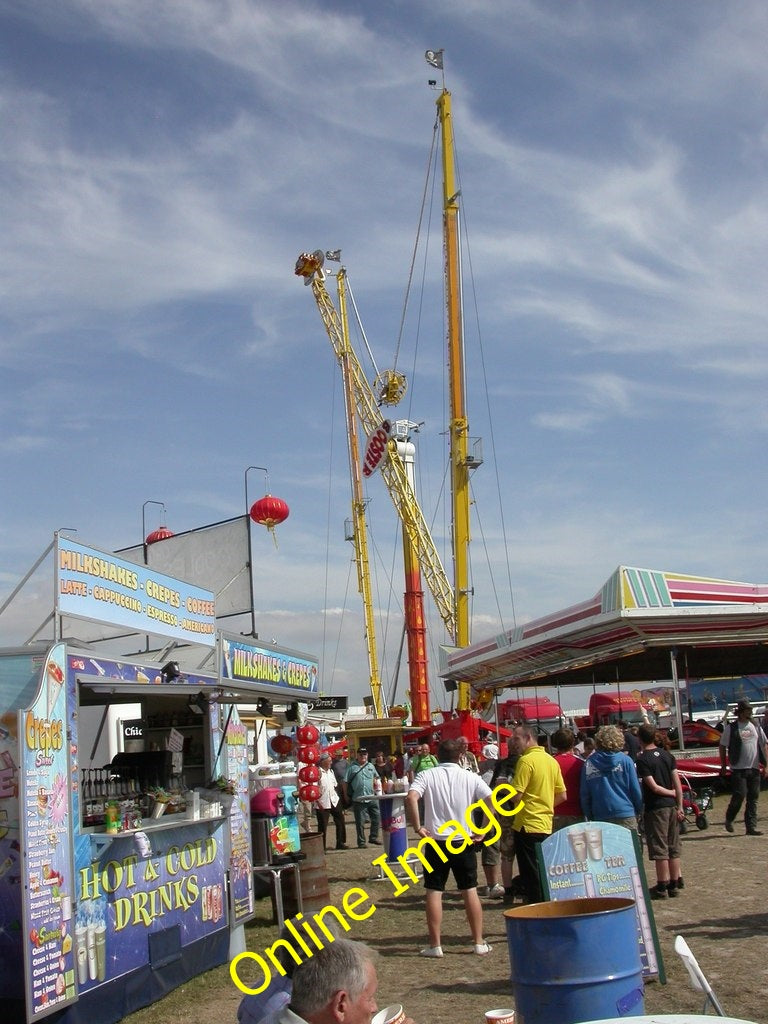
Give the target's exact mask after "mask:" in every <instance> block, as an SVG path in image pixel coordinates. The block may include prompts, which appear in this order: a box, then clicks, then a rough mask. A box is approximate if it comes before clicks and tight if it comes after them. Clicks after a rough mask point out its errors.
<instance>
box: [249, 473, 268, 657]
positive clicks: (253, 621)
mask: <svg viewBox="0 0 768 1024" xmlns="http://www.w3.org/2000/svg"><path fill="white" fill-rule="evenodd" d="M252 469H257V470H259V472H260V473H263V474H264V481H265V487H266V490H267V491H269V471H268V470H267V469H266V468H265V467H264V466H248V468H247V469H246V471H245V517H246V520H247V526H248V593H249V594H250V596H251V636H252V637H253V638H254V639H258V634H257V633H256V609H255V608H254V600H253V544H252V542H251V516H250V505H249V504H248V474H249V473H250V471H251V470H252Z"/></svg>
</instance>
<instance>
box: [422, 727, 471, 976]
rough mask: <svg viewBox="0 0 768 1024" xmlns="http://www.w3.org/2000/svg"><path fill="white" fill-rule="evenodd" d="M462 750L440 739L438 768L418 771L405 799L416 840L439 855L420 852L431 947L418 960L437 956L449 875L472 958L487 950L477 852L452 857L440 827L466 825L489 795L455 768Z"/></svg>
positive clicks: (454, 741)
mask: <svg viewBox="0 0 768 1024" xmlns="http://www.w3.org/2000/svg"><path fill="white" fill-rule="evenodd" d="M460 756H461V746H460V744H459V742H458V740H443V742H442V743H441V744H440V747H439V749H438V752H437V759H438V764H437V766H436V767H434V768H430V769H429V771H423V772H420V773H419V774H418V775H416V776H415V778H414V780H413V782H412V783H411V788H410V790H409V791H408V796H407V797H406V804H407V809H408V817H409V819H410V822H411V825H412V826H413V828H414V829H415V831H416V835H417V836H418V837H419V839H424V838H427V837H431V838H432V839H434V841H435V844H436V845H437V846H438V847H439V848H440V851H441V853H440V854H439V853H438V852H437V850H435V849H434V848H433V847H432V844H430V843H427V844H425V845H424V848H423V852H424V856H425V858H426V859H427V860H428V862H429V868H430V870H427V869H426V868H425V870H424V888H425V889H426V891H427V897H426V911H427V930H428V933H429V945H428V946H427V947H426V949H422V950H421V956H428V957H441V956H442V955H443V948H442V945H441V938H440V934H441V926H442V920H443V892H444V890H445V883H446V882H447V880H448V876H449V874H450V873H451V872H453V877H454V878H455V879H456V888H457V889H458V890H459V892H460V893H461V895H462V898H463V900H464V912H465V914H466V915H467V922H468V924H469V930H470V932H471V934H472V941H473V942H474V946H475V953H477V954H478V955H479V956H484V955H485V954H486V953H490V952H491V947H490V946H489V945H488V943H487V942H486V941H485V939H484V938H483V906H482V904H481V902H480V897H479V896H478V895H477V850H476V846H475V845H474V844H473V845H470V846H468V847H467V848H466V849H465V850H462V852H461V853H453V852H452V851H451V850H450V849H449V848H448V846H447V844H446V842H445V839H447V838H448V836H449V835H450V834H451V832H452V831H453V828H452V827H450V826H449V827H448V828H447V829H446V830H444V831H442V832H441V826H444V825H448V823H449V822H456V821H458V822H464V821H466V817H465V816H466V813H467V810H468V808H469V807H470V806H471V805H472V804H475V803H477V802H478V801H479V800H486V799H487V798H489V797H490V796H491V787H490V786H489V785H488V783H487V782H484V781H483V780H482V779H481V778H480V776H479V775H476V774H475V773H474V772H468V771H465V770H464V769H463V768H461V767H460V766H459V757H460ZM419 797H423V800H424V821H423V822H422V821H421V819H420V812H419Z"/></svg>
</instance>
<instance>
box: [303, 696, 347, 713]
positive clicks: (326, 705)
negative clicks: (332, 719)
mask: <svg viewBox="0 0 768 1024" xmlns="http://www.w3.org/2000/svg"><path fill="white" fill-rule="evenodd" d="M348 705H349V697H313V698H312V700H310V701H309V702H308V703H307V707H308V708H309V710H310V711H346V710H347V707H348Z"/></svg>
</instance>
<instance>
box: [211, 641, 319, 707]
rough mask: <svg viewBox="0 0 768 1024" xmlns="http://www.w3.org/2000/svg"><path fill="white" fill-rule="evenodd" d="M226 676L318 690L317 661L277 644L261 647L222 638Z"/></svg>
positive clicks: (253, 681)
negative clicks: (282, 649)
mask: <svg viewBox="0 0 768 1024" xmlns="http://www.w3.org/2000/svg"><path fill="white" fill-rule="evenodd" d="M222 652H223V658H222V661H223V664H222V670H221V674H222V677H223V678H224V679H241V680H243V681H244V682H250V683H261V684H264V685H266V686H274V687H277V688H279V689H284V690H292V691H296V697H297V698H298V697H301V696H302V693H301V691H304V692H305V693H307V694H311V693H316V692H317V675H318V665H317V661H315V660H313V659H312V658H310V657H307V656H306V655H303V654H297V653H295V652H294V651H281V650H276V649H275V648H273V647H269V648H266V647H258V646H256V645H254V644H246V643H242V642H241V641H239V640H228V639H226V638H223V639H222Z"/></svg>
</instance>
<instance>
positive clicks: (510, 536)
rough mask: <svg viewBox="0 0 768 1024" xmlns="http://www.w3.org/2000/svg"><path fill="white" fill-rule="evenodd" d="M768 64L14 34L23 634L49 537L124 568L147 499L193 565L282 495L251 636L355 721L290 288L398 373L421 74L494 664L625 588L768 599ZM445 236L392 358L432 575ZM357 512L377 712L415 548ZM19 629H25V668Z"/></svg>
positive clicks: (710, 22) (319, 341)
mask: <svg viewBox="0 0 768 1024" xmlns="http://www.w3.org/2000/svg"><path fill="white" fill-rule="evenodd" d="M767 29H768V9H767V8H766V6H765V4H764V3H762V2H761V0H754V2H751V0H739V2H735V0H734V2H729V0H717V2H715V0H702V2H699V3H696V4H689V3H684V2H682V0H678V2H670V3H665V4H661V3H657V4H637V3H634V2H623V0H611V2H610V3H609V2H607V0H601V2H590V0H584V2H568V3H566V2H564V0H560V2H554V0H552V2H546V0H530V2H514V3H509V4H499V3H498V2H497V0H462V2H461V3H459V2H453V0H443V2H439V0H437V2H434V3H429V4H426V3H420V2H414V0H402V2H399V0H389V2H386V0H383V2H380V3H375V4H374V3H371V4H365V3H345V2H341V0H326V2H323V3H315V2H314V0H302V2H301V3H294V2H292V0H274V2H272V0H260V2H255V0H230V2H223V0H222V2H219V0H178V2H173V0H168V2H157V0H132V2H131V3H125V2H123V0H119V2H114V0H56V2H55V3H54V2H50V0H49V2H42V0H25V2H21V0H19V2H13V0H0V48H1V50H0V52H1V53H2V58H1V64H0V96H1V103H0V117H2V122H3V123H2V137H3V151H2V156H0V217H1V218H2V224H3V232H2V245H1V246H0V287H1V288H2V302H1V303H0V370H1V372H2V379H3V387H2V391H1V392H0V396H1V397H0V472H2V479H3V488H2V499H1V501H0V602H1V601H2V600H3V599H4V598H5V596H6V595H7V594H8V593H9V592H10V591H11V589H12V588H13V587H14V586H15V584H16V582H17V581H18V580H19V578H20V577H21V576H22V575H23V574H24V573H25V572H26V571H27V569H28V568H29V567H30V566H31V564H32V563H33V561H34V560H35V558H36V557H37V556H38V555H39V554H40V552H41V551H42V550H43V549H44V548H45V546H46V544H47V543H48V542H49V541H50V539H51V536H52V533H53V531H54V530H56V529H58V528H60V527H76V528H77V531H78V533H77V538H78V540H79V541H81V542H82V543H86V544H91V545H93V546H94V547H100V548H104V549H107V550H114V549H116V548H120V547H125V546H127V545H130V544H133V543H136V542H138V541H140V540H141V530H142V505H143V503H144V502H145V501H147V500H153V501H155V500H159V501H162V502H164V503H165V505H166V508H167V522H168V526H169V527H170V528H171V529H172V530H174V531H176V532H179V531H181V530H187V529H192V528H194V527H195V526H202V525H204V524H207V523H211V522H215V521H218V520H221V519H225V518H228V517H231V516H236V515H238V514H241V513H242V512H243V511H244V504H245V497H244V486H243V479H244V472H245V469H246V467H247V466H249V465H259V466H265V467H267V469H268V470H269V478H270V485H271V491H272V493H274V494H277V495H279V496H281V497H283V498H284V499H285V500H286V501H287V502H288V504H289V505H290V507H291V515H290V518H289V519H288V520H287V522H286V523H285V524H284V525H283V526H281V527H280V528H279V531H278V542H279V546H278V547H277V548H275V546H274V545H273V544H272V541H271V539H270V538H269V537H268V536H267V535H266V533H264V532H263V531H256V532H255V533H254V545H255V551H254V556H255V559H254V560H255V563H256V566H257V571H256V582H257V598H256V612H257V620H258V625H257V628H259V630H260V633H261V635H262V637H264V638H267V639H272V638H273V637H274V638H275V639H276V640H277V641H278V642H280V643H283V644H284V645H286V646H289V647H294V648H297V649H299V650H303V651H308V652H311V653H315V654H318V655H319V656H320V657H321V662H322V665H321V676H322V685H323V686H324V688H325V689H326V690H327V691H328V692H333V693H339V694H343V693H348V694H350V695H352V696H356V695H357V696H359V695H362V693H363V692H364V689H365V680H366V667H365V659H364V653H363V647H362V639H361V637H362V626H361V608H360V600H359V597H358V596H357V593H356V585H355V578H354V572H352V573H350V568H351V561H350V560H351V558H352V549H351V546H350V545H349V544H348V543H345V541H344V539H343V535H344V519H345V518H347V517H349V481H348V470H347V456H346V440H345V432H344V422H343V412H342V405H341V392H340V380H339V373H338V370H337V367H336V364H335V361H334V359H333V356H332V353H331V349H330V345H329V343H328V340H327V337H326V335H325V331H324V329H323V326H322V323H321V321H320V318H319V315H318V312H317V309H316V307H315V305H314V302H313V300H312V297H311V294H310V292H309V290H308V289H304V288H303V287H302V286H301V283H300V281H299V280H298V279H297V278H295V277H294V276H293V266H294V262H295V259H296V256H297V255H298V253H299V252H300V251H302V250H305V249H315V248H322V249H328V248H341V249H342V252H343V259H344V264H345V266H346V267H347V269H348V272H349V277H350V282H351V284H352V288H353V292H354V296H355V299H356V301H357V304H358V307H359V309H360V314H361V317H362V321H363V325H364V327H365V331H366V334H367V336H368V338H369V340H370V343H371V346H372V348H373V350H374V352H375V354H376V359H377V362H378V364H379V367H380V368H383V367H386V366H388V365H390V364H391V362H392V360H393V358H394V353H395V350H396V346H397V338H398V333H399V329H400V322H401V317H402V315H403V303H404V296H405V287H406V282H407V278H408V270H409V266H410V261H411V256H412V250H413V247H414V240H415V236H416V226H417V218H418V214H419V207H420V201H421V194H422V190H423V188H424V177H425V170H426V165H427V160H428V153H429V146H430V141H431V133H432V126H433V122H434V118H435V107H434V101H435V99H436V94H435V93H434V91H432V90H430V88H429V87H428V85H427V81H428V79H429V78H430V77H435V72H433V71H431V70H430V69H429V68H428V67H427V65H426V64H425V62H424V58H423V54H424V51H425V49H427V48H432V49H438V48H444V50H445V72H446V84H447V86H448V88H450V90H451V92H452V94H453V113H454V122H455V126H456V138H457V152H458V161H459V173H460V178H461V188H462V216H463V223H464V228H465V231H466V239H467V243H468V249H467V253H466V255H465V269H466V270H467V277H468V279H469V280H468V281H467V285H468V295H467V298H466V306H465V315H466V320H467V377H468V388H469V414H470V430H471V433H472V434H473V435H481V436H482V437H483V444H484V448H483V450H484V455H485V460H486V461H485V465H484V466H483V467H482V468H481V469H480V470H478V471H477V473H476V474H475V476H474V477H473V481H472V486H473V495H474V498H475V501H476V504H475V507H474V509H473V512H474V514H475V519H474V527H473V530H474V532H473V548H472V550H473V556H472V559H473V562H472V564H473V585H474V587H475V597H474V602H473V616H474V624H473V639H480V638H481V637H483V636H484V635H489V634H493V633H496V632H498V631H499V630H500V628H501V627H502V626H505V627H510V626H512V625H513V624H514V623H515V622H518V623H519V622H521V621H525V620H527V619H530V618H534V617H536V616H538V615H542V614H545V613H547V612H550V611H554V610H555V609H557V608H559V607H562V606H564V605H566V604H569V603H572V602H575V601H578V600H581V599H583V598H586V597H588V596H590V595H591V594H593V593H594V592H595V591H596V590H597V589H598V588H599V587H600V586H601V585H602V583H603V582H604V581H605V579H606V578H607V577H608V576H609V575H610V573H611V572H612V571H613V570H614V569H615V568H616V566H617V565H619V564H630V565H640V566H646V567H650V568H659V569H670V570H675V571H683V572H691V573H697V574H701V575H706V576H720V577H725V578H732V579H741V580H747V581H754V582H763V581H765V580H766V579H768V566H767V565H766V560H767V559H768V555H767V554H766V544H765V507H766V503H767V500H768V494H766V482H765V472H764V469H765V454H764V452H765V441H766V430H767V427H768V419H767V417H766V401H765V392H766V376H767V369H768V366H767V362H768V355H767V349H766V337H767V335H768V313H767V312H766V301H765V276H766V275H765V266H766V249H767V248H768V230H767V228H768V225H767V224H766V220H767V219H768V215H767V211H768V205H767V204H766V193H767V192H768V176H766V157H767V155H768V130H767V122H766V113H765V111H766V110H768V102H767V101H768V95H766V94H767V93H768V69H766V63H765V39H766V30H767ZM432 222H433V230H432V232H431V233H430V236H429V237H430V241H429V250H428V255H427V256H426V257H424V258H423V262H422V257H421V256H420V257H419V259H418V261H417V265H416V272H415V279H416V281H417V287H416V288H415V290H414V293H413V295H412V297H411V301H410V304H409V308H408V313H407V316H406V318H405V329H404V331H403V338H402V341H401V347H400V350H399V357H398V358H399V365H400V367H401V368H403V369H405V371H406V372H407V373H408V374H409V376H412V380H411V386H410V388H409V392H408V396H407V400H406V402H405V403H404V405H403V406H402V407H401V409H402V413H401V414H402V415H403V416H408V417H409V418H411V419H413V420H415V421H424V426H423V428H422V430H421V432H420V435H419V456H418V457H419V488H420V494H421V496H422V503H423V505H424V507H425V511H426V513H427V516H428V518H429V519H430V521H432V520H433V519H434V523H435V526H434V531H435V535H436V540H437V541H438V546H441V545H444V543H445V533H446V530H447V526H446V520H445V513H444V512H443V511H441V510H440V495H441V491H442V488H443V486H444V473H445V451H444V436H443V432H444V430H445V398H444V395H445V380H444V371H443V367H444V363H445V358H444V346H443V320H442V307H441V298H440V285H441V268H440V259H439V257H440V240H439V237H438V233H437V232H438V227H439V224H438V221H437V214H436V212H435V211H433V213H432ZM425 237H426V231H425ZM470 271H471V273H470ZM422 281H423V286H422ZM262 490H263V488H262V480H261V478H260V475H259V474H258V473H252V474H250V475H249V494H250V498H251V500H254V499H255V498H256V497H259V496H260V494H261V492H262ZM369 494H370V499H371V500H370V506H369V512H370V519H371V524H372V536H373V545H374V552H375V556H374V560H375V562H376V583H375V587H376V594H377V604H378V607H379V609H380V615H381V619H380V623H381V625H380V630H381V638H380V645H381V647H382V649H383V654H384V660H385V665H384V668H383V675H384V678H385V680H388V682H387V688H389V686H390V682H389V681H391V678H392V676H393V674H394V671H395V669H394V666H395V664H396V652H397V646H398V644H399V630H400V625H399V615H398V610H397V603H398V602H399V600H400V596H399V595H400V591H401V590H402V584H401V582H400V573H401V569H400V562H399V555H398V553H397V551H396V548H395V543H396V541H395V538H396V535H397V529H396V524H395V521H394V514H393V512H392V509H391V505H390V503H389V500H388V498H387V496H386V494H385V492H384V490H383V486H382V484H381V481H380V480H379V479H376V480H374V481H372V482H371V483H370V485H369ZM500 509H503V514H502V512H501V511H500ZM156 511H157V510H156V508H155V507H154V506H151V507H150V509H149V515H148V518H149V522H150V523H151V525H155V522H154V520H153V516H154V515H155V513H156ZM446 559H447V556H446ZM486 563H489V564H490V566H491V567H492V571H491V570H490V569H488V568H487V567H486ZM390 579H391V580H392V583H391V584H390V582H389V581H390ZM48 584H49V581H48V579H47V578H45V579H44V580H43V581H42V582H41V583H40V586H41V587H42V588H43V590H45V588H46V587H47V586H48ZM390 585H391V588H392V589H391V590H390V589H389V588H390ZM46 592H47V591H46ZM385 622H386V623H387V624H386V625H385ZM26 625H27V624H26V623H25V622H19V621H17V620H15V619H14V616H13V614H10V613H7V614H6V615H4V616H3V617H2V618H0V642H10V641H15V640H18V639H21V638H22V636H21V635H20V634H22V633H23V632H24V629H25V626H26ZM430 635H431V641H430V643H431V658H432V661H433V662H435V661H436V653H435V649H436V645H437V644H438V643H439V642H441V640H443V639H444V638H443V636H442V634H441V630H440V626H439V623H437V622H433V629H432V631H431V634H430ZM403 678H404V674H403V675H402V676H401V682H400V693H401V692H402V686H403V682H402V679H403ZM441 689H442V687H441V686H440V684H439V683H438V685H437V687H436V688H435V690H436V695H439V693H440V691H441Z"/></svg>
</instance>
